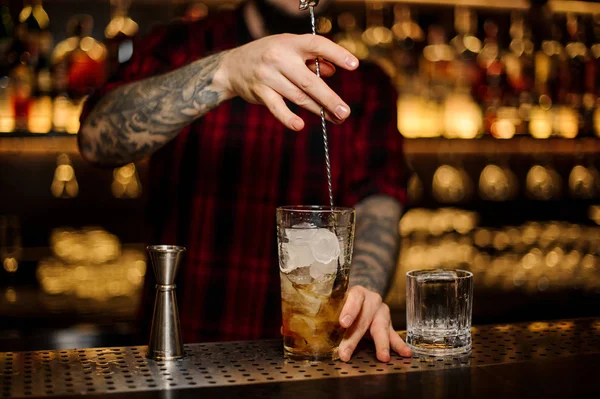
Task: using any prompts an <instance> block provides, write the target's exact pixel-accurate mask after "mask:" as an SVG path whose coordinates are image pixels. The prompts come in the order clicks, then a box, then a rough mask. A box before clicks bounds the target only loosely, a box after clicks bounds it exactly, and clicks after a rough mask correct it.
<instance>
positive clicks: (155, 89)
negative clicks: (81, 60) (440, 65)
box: [78, 0, 411, 362]
mask: <svg viewBox="0 0 600 399" xmlns="http://www.w3.org/2000/svg"><path fill="white" fill-rule="evenodd" d="M331 2H332V1H329V0H321V2H320V4H319V6H318V7H317V11H323V10H325V9H326V7H327V5H328V4H329V3H331ZM307 32H310V24H309V17H308V14H307V12H306V11H300V10H299V7H298V0H248V1H247V2H245V3H243V4H242V5H241V6H240V7H238V8H237V9H236V10H233V11H226V12H221V13H217V14H214V15H212V16H211V17H209V18H207V19H205V20H202V21H194V22H190V21H175V22H173V23H170V24H168V25H165V26H161V27H158V28H155V29H154V30H153V31H152V32H151V33H150V34H148V35H147V36H146V37H145V38H144V39H143V40H141V41H139V42H138V43H137V44H136V46H135V52H134V56H133V57H132V59H131V60H130V61H129V62H128V63H127V64H125V65H124V66H123V67H122V68H121V69H120V70H119V71H118V72H117V73H116V75H115V76H113V77H112V79H111V80H110V81H109V82H108V83H107V84H106V85H105V86H104V87H103V88H102V89H101V90H99V91H98V92H96V93H95V94H94V95H93V96H91V97H90V98H89V99H88V101H87V102H86V105H85V109H84V112H83V114H82V123H81V129H80V132H79V135H78V138H79V148H80V151H81V154H82V156H83V157H84V158H85V159H86V160H87V161H89V162H91V163H93V164H97V165H100V166H109V167H114V166H119V165H124V164H127V163H130V162H134V161H137V160H140V159H141V158H145V157H149V159H150V166H149V174H150V175H149V183H150V187H149V209H148V222H149V226H148V237H147V240H148V241H149V242H152V243H161V244H173V245H183V246H185V247H187V248H188V252H187V255H186V257H185V260H184V264H183V265H182V270H181V271H180V273H179V277H180V279H179V281H178V282H177V286H178V288H177V291H178V294H179V295H180V299H179V304H180V318H181V325H182V331H183V338H184V341H186V342H201V341H217V340H221V341H223V340H248V339H262V338H273V337H276V336H278V335H279V333H280V326H281V308H280V291H279V284H280V282H279V268H278V264H277V262H278V258H277V245H276V232H275V228H276V227H275V209H276V207H277V206H280V205H296V204H324V203H328V192H327V188H326V187H327V182H326V174H325V170H324V151H323V143H322V135H321V123H320V119H319V118H318V116H316V115H319V112H320V107H321V106H323V107H324V108H325V113H326V116H327V119H328V121H329V122H331V123H330V130H329V140H330V155H331V162H332V179H333V194H334V202H335V204H336V205H340V206H351V207H354V208H356V210H357V225H356V233H355V246H354V257H353V261H352V269H351V274H350V286H351V288H350V289H349V291H348V296H347V300H346V303H345V305H344V308H343V310H342V312H341V315H340V319H339V321H340V324H341V325H342V327H345V328H347V331H346V335H345V338H344V340H343V342H342V344H341V345H340V349H339V354H340V358H341V359H342V360H343V361H348V360H350V358H351V356H352V353H353V352H354V350H355V349H356V347H357V345H358V343H359V341H360V340H361V339H362V338H363V337H364V336H370V337H371V338H372V339H373V341H374V344H375V347H376V350H377V358H378V359H379V360H380V361H382V362H388V361H389V360H390V352H391V351H395V352H396V353H398V354H400V355H402V356H410V355H411V351H410V349H409V348H408V346H407V345H406V344H405V343H404V342H403V341H402V339H401V338H400V337H399V336H398V334H397V333H396V332H395V331H394V328H393V326H392V323H391V318H390V310H389V308H388V306H387V305H386V304H385V303H383V301H382V298H384V297H385V295H386V292H387V290H388V289H389V286H390V281H391V280H392V277H393V274H394V270H395V263H396V259H397V256H398V251H399V234H398V222H399V219H400V215H401V211H402V203H403V201H404V199H405V184H406V176H407V174H406V172H407V170H406V166H405V163H404V157H403V151H402V140H401V136H400V134H398V131H397V129H396V110H395V103H396V93H395V91H394V89H393V87H392V86H391V84H390V82H389V79H388V77H387V76H386V75H385V74H384V73H383V72H382V71H381V70H380V69H379V68H377V67H376V66H374V65H370V64H368V63H363V64H362V65H361V66H359V62H358V60H357V59H356V57H354V56H353V55H352V54H351V53H349V52H348V51H346V50H345V49H344V48H342V47H340V46H338V45H337V44H335V43H333V42H332V41H330V40H328V39H327V38H324V37H320V36H316V37H315V36H313V35H311V34H308V33H307ZM316 57H319V58H321V59H322V62H321V73H322V76H323V78H324V79H321V78H319V77H317V76H316V74H315V73H314V69H315V66H314V62H313V61H312V60H314V59H315V58H316ZM325 60H326V61H325ZM315 114H316V115H315ZM151 274H152V273H148V274H147V280H146V286H147V288H149V289H148V290H145V291H146V294H145V297H147V298H148V300H144V301H143V304H142V306H143V312H142V313H143V320H142V321H141V323H142V325H143V326H146V325H149V324H150V323H149V317H150V316H151V312H152V306H151V303H152V299H151V297H149V296H148V293H151V292H153V287H154V285H153V282H152V281H150V279H151V278H152V276H151Z"/></svg>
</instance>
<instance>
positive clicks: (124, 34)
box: [104, 0, 139, 75]
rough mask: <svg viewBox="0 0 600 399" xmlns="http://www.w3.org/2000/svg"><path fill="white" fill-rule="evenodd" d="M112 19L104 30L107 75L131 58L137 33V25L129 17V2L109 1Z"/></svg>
mask: <svg viewBox="0 0 600 399" xmlns="http://www.w3.org/2000/svg"><path fill="white" fill-rule="evenodd" d="M110 3H111V7H112V17H111V20H110V22H109V23H108V25H107V26H106V29H105V30H104V37H105V44H106V48H107V51H108V74H109V75H111V74H113V73H114V72H115V71H116V70H117V69H118V67H119V65H120V64H123V63H125V62H127V61H129V60H130V59H131V57H132V56H133V41H134V39H135V36H136V35H137V33H138V30H139V26H138V24H137V23H136V22H135V21H134V20H133V19H131V18H130V17H129V7H130V6H131V0H111V2H110Z"/></svg>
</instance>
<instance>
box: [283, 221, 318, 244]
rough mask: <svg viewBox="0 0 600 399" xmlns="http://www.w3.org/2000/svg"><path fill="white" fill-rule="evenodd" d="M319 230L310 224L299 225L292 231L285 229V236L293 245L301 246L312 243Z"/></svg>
mask: <svg viewBox="0 0 600 399" xmlns="http://www.w3.org/2000/svg"><path fill="white" fill-rule="evenodd" d="M317 230H318V229H317V228H316V227H315V226H314V225H312V224H310V223H301V224H297V225H295V226H294V227H292V228H291V229H285V236H286V237H287V239H288V240H289V242H290V243H291V244H296V245H301V244H306V243H308V241H310V240H311V239H312V238H313V237H314V235H315V234H316V233H317Z"/></svg>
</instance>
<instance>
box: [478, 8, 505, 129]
mask: <svg viewBox="0 0 600 399" xmlns="http://www.w3.org/2000/svg"><path fill="white" fill-rule="evenodd" d="M483 29H484V32H485V40H484V45H483V48H482V49H481V51H480V52H479V54H478V56H477V64H478V65H479V68H480V70H481V75H482V77H483V78H482V79H481V81H480V84H479V85H478V86H477V98H478V99H479V101H480V104H481V106H482V108H483V113H484V130H485V132H487V133H491V134H492V135H494V136H495V137H498V138H511V137H512V136H513V135H514V126H513V127H512V129H508V131H507V129H506V128H504V129H502V128H501V127H503V126H502V125H497V124H496V122H497V120H498V109H499V108H500V106H501V105H502V97H503V91H504V86H505V80H506V79H505V73H504V65H503V63H502V61H501V57H500V56H501V54H500V46H499V43H498V25H497V24H496V23H495V22H494V21H492V20H489V19H488V20H486V21H485V22H484V25H483ZM503 121H504V124H505V125H506V124H507V123H509V120H508V119H504V120H503Z"/></svg>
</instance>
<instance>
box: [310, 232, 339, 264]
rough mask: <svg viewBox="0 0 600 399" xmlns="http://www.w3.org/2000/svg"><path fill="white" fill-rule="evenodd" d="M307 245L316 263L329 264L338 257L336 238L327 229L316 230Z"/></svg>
mask: <svg viewBox="0 0 600 399" xmlns="http://www.w3.org/2000/svg"><path fill="white" fill-rule="evenodd" d="M308 245H309V246H310V249H311V251H312V254H313V256H314V258H315V260H316V261H317V262H320V263H325V264H327V263H330V262H333V261H337V259H338V257H339V256H340V243H339V241H338V238H337V236H336V235H335V234H334V233H332V232H331V231H329V230H327V229H317V230H316V233H315V234H314V235H313V236H312V237H311V238H310V240H309V242H308Z"/></svg>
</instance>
